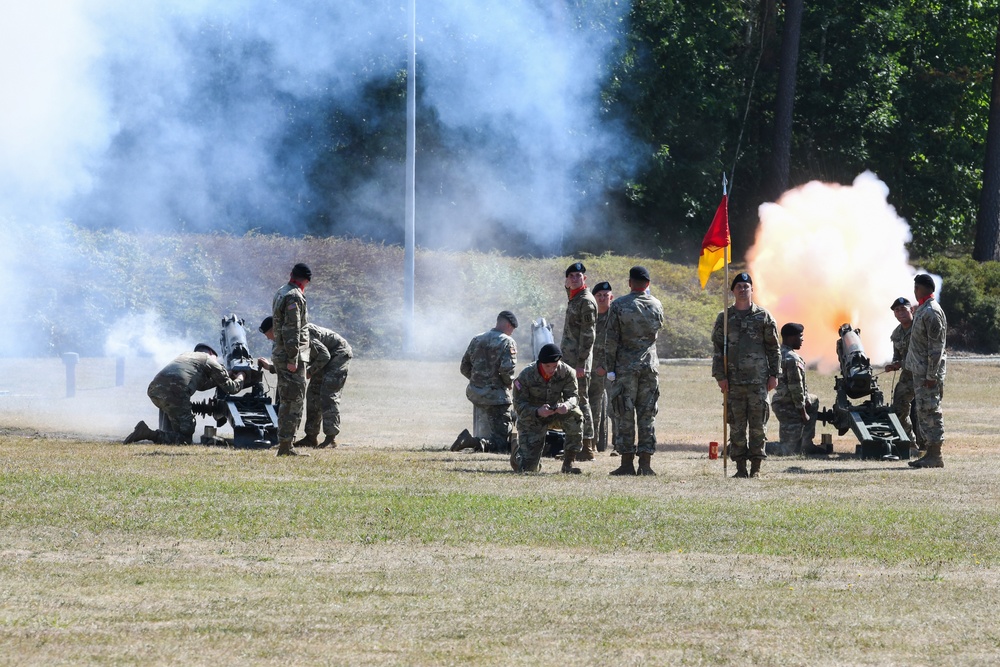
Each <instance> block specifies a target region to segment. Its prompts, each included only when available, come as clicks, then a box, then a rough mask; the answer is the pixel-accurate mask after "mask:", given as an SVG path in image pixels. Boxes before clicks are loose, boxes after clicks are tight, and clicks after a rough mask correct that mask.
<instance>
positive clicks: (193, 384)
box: [146, 352, 243, 444]
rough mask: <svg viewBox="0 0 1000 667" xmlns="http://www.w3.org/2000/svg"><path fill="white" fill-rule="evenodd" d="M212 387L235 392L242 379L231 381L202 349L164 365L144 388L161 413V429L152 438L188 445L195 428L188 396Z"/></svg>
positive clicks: (225, 371) (224, 371)
mask: <svg viewBox="0 0 1000 667" xmlns="http://www.w3.org/2000/svg"><path fill="white" fill-rule="evenodd" d="M216 387H218V388H220V389H222V390H223V391H224V392H226V393H227V394H235V393H237V392H239V391H241V390H242V389H243V379H242V378H238V379H236V380H233V379H232V378H231V377H229V371H227V370H226V368H225V367H224V366H223V365H222V364H221V363H219V360H218V359H216V358H215V357H213V356H212V355H210V354H206V353H205V352H185V353H184V354H182V355H180V356H178V357H177V358H176V359H174V360H173V361H171V362H170V363H169V364H167V365H166V366H165V367H164V368H163V370H161V371H160V372H159V373H157V374H156V377H154V378H153V381H152V382H150V383H149V389H147V390H146V395H147V396H149V400H151V401H153V405H155V406H156V407H158V408H159V409H160V412H161V420H160V422H161V426H162V427H163V429H162V430H159V431H157V432H156V439H155V441H156V442H158V443H161V444H173V443H180V444H191V438H192V436H194V429H195V420H194V413H193V412H192V411H191V397H192V396H194V394H195V392H199V391H207V390H209V389H215V388H216Z"/></svg>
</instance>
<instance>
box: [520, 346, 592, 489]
mask: <svg viewBox="0 0 1000 667" xmlns="http://www.w3.org/2000/svg"><path fill="white" fill-rule="evenodd" d="M561 358H562V351H561V350H560V349H559V346H558V345H556V344H555V343H546V344H545V345H543V346H542V349H541V350H539V352H538V361H537V362H536V363H534V364H532V365H531V366H528V367H527V368H525V369H524V370H523V371H521V374H520V375H518V376H517V379H516V380H514V411H515V412H516V413H517V450H516V451H515V452H514V455H513V456H512V457H511V460H510V464H511V467H512V468H514V470H515V471H516V472H538V471H539V470H541V465H542V464H541V460H542V447H543V445H544V444H545V435H546V433H547V432H548V430H549V428H550V427H562V429H563V431H564V432H565V433H566V446H565V447H564V449H563V464H562V472H564V473H570V474H574V475H579V474H580V469H579V468H574V467H573V455H572V454H571V453H569V452H572V451H579V450H580V440H581V438H582V435H583V432H582V428H583V413H582V412H581V411H580V407H579V397H578V395H577V381H576V380H577V378H576V373H575V372H574V369H573V368H572V367H570V366H568V365H566V364H565V363H563V362H562V361H560V359H561Z"/></svg>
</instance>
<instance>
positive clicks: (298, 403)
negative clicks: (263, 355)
mask: <svg viewBox="0 0 1000 667" xmlns="http://www.w3.org/2000/svg"><path fill="white" fill-rule="evenodd" d="M274 368H275V371H276V372H277V374H278V399H279V402H280V405H279V406H278V442H287V441H289V440H294V439H295V433H296V431H298V430H299V423H300V422H301V421H302V411H303V410H302V408H303V405H304V404H305V399H306V368H305V365H304V364H299V367H298V370H296V371H295V372H294V373H292V372H291V371H289V370H288V367H287V366H286V365H285V362H275V364H274Z"/></svg>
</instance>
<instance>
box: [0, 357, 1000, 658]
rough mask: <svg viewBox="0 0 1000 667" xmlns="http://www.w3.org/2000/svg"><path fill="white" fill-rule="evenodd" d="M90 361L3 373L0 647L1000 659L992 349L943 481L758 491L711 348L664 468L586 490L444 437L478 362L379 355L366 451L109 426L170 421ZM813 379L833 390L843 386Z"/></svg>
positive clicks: (824, 465) (954, 435)
mask: <svg viewBox="0 0 1000 667" xmlns="http://www.w3.org/2000/svg"><path fill="white" fill-rule="evenodd" d="M85 362H86V363H85V364H82V365H91V369H90V370H87V371H86V372H87V373H91V372H92V375H86V376H84V375H81V378H80V392H79V394H78V396H77V398H76V399H65V398H62V397H61V393H62V386H61V384H60V382H61V373H62V369H61V366H59V365H54V364H53V365H47V364H48V362H41V363H39V362H31V363H30V364H26V365H24V366H21V365H18V364H15V363H13V362H3V364H0V366H2V367H0V372H2V373H3V375H0V377H2V378H3V380H2V381H0V390H4V391H7V392H8V393H7V394H6V395H0V410H2V412H0V426H5V427H7V430H6V431H4V432H3V434H0V465H2V468H0V517H2V521H0V556H2V558H0V646H2V647H3V648H2V650H0V664H4V665H7V664H10V665H14V664H17V665H22V664H31V665H41V664H46V665H47V664H60V663H61V664H143V665H146V664H237V663H242V664H333V665H376V664H377V665H443V664H473V665H508V664H526V665H565V664H570V663H580V664H592V665H605V664H615V665H639V664H642V665H646V664H678V665H682V664H683V665H705V664H708V665H740V664H759V665H987V664H993V663H994V662H995V658H996V656H997V655H998V654H1000V613H998V612H1000V596H998V594H997V593H998V590H997V589H998V586H997V584H996V575H997V568H998V565H1000V510H998V509H997V507H998V500H1000V498H998V495H1000V494H998V492H997V486H996V476H997V472H998V464H997V462H996V452H997V448H998V445H1000V442H998V440H1000V437H998V434H997V429H996V427H995V420H994V416H993V414H992V412H993V407H992V406H993V405H995V398H994V396H995V393H996V385H997V383H998V382H1000V368H998V366H1000V364H998V363H997V362H990V363H986V364H974V363H969V362H965V363H955V364H953V365H952V369H951V375H950V379H949V383H948V387H947V393H946V398H945V409H946V427H947V429H948V442H947V446H946V462H947V466H948V467H947V468H945V469H944V470H931V471H912V470H909V469H908V468H907V466H906V465H905V464H901V463H897V464H882V463H877V462H864V461H856V460H853V459H850V458H846V457H844V458H840V457H838V458H833V459H830V460H827V461H816V460H805V459H795V458H786V459H776V458H772V459H770V460H768V462H767V463H766V464H765V466H766V467H765V470H766V472H767V475H766V477H765V478H764V479H762V480H753V481H748V482H737V481H735V480H725V479H723V478H722V476H721V465H720V464H719V462H711V461H709V460H708V459H707V457H706V450H707V442H708V441H709V440H713V439H716V440H717V439H718V438H719V435H718V434H719V433H720V432H721V428H720V427H719V424H718V422H719V419H720V415H719V410H718V407H717V406H718V401H719V395H718V390H717V388H716V387H715V385H714V383H713V382H712V381H711V378H710V377H709V374H708V368H707V366H706V365H704V364H697V365H676V366H675V365H668V366H664V367H663V368H662V374H661V379H662V388H661V389H662V397H661V401H662V402H661V406H660V420H659V423H658V424H659V428H658V432H659V439H660V443H661V447H660V449H661V451H660V453H658V454H657V456H656V457H655V458H654V467H655V468H656V469H657V470H658V471H659V472H660V476H659V477H657V478H655V479H642V478H639V479H629V480H626V479H620V478H610V477H608V476H607V475H606V472H607V471H609V470H610V469H611V468H612V467H613V466H614V465H615V462H614V460H613V459H611V458H609V457H606V456H601V457H599V459H598V460H597V461H595V462H594V463H589V464H583V465H584V467H585V469H586V472H585V474H584V475H581V476H579V477H575V478H568V477H565V476H561V475H558V474H555V470H556V468H557V464H555V463H547V464H546V466H545V471H544V472H543V474H542V475H539V476H517V475H513V474H510V473H508V472H506V470H508V468H507V466H506V463H505V462H504V460H503V458H502V457H499V456H484V455H471V454H452V453H450V452H446V451H442V449H443V448H444V447H445V446H446V445H448V444H450V442H451V440H452V439H453V438H454V435H455V433H456V432H457V431H458V430H459V429H461V428H462V427H463V426H466V425H467V424H466V422H467V421H468V420H469V416H470V415H469V412H470V411H469V408H468V405H467V403H466V402H465V400H464V398H463V396H462V381H461V377H460V376H458V373H457V368H456V367H455V366H456V365H455V364H439V363H427V362H375V361H361V362H358V363H356V364H355V365H354V366H352V375H351V378H350V379H349V381H348V388H347V391H346V395H345V399H344V410H345V419H344V437H343V440H344V442H345V443H346V445H347V446H345V447H344V448H341V449H338V450H337V451H332V452H331V451H323V452H318V453H316V455H315V456H313V457H311V458H310V459H306V460H299V461H284V460H278V459H275V458H273V457H272V456H269V454H268V453H267V452H232V451H226V450H224V449H219V448H205V447H186V448H171V447H161V446H155V445H139V446H128V447H126V446H120V445H117V444H114V443H113V442H111V441H110V438H111V437H112V436H113V435H118V436H120V435H122V434H123V433H124V431H125V430H127V428H129V427H131V425H132V424H133V423H134V421H135V420H136V419H138V418H139V417H144V418H147V419H149V418H151V416H152V408H151V406H150V405H149V404H148V401H147V400H146V399H145V396H144V392H142V391H141V389H144V386H145V382H146V381H147V380H148V377H149V373H148V372H147V373H146V374H145V375H143V374H142V373H140V372H139V371H140V369H137V368H136V369H130V373H129V383H128V386H126V387H124V388H116V387H113V386H112V385H113V381H110V380H109V381H106V380H104V379H102V378H105V377H106V373H105V371H104V370H101V369H102V368H103V366H102V365H101V364H102V363H104V362H99V361H98V360H93V361H87V360H85ZM110 368H111V371H112V375H111V378H113V363H112V364H111V366H110ZM81 372H84V369H81ZM23 374H30V375H31V376H32V377H33V378H34V382H32V383H27V382H24V381H23V380H22V379H20V378H22V377H23ZM85 377H86V378H87V379H86V381H85V379H84V378H85ZM810 383H811V387H812V388H813V390H814V391H818V393H820V395H821V399H823V400H822V402H823V403H825V404H828V403H829V399H830V398H831V394H832V378H824V377H819V376H816V377H810ZM29 387H30V390H29ZM28 393H33V394H34V396H35V398H33V399H31V400H30V401H29V399H28V398H27V397H25V396H24V395H25V394H28ZM73 401H78V403H76V404H74V403H72V402H73ZM32 402H33V403H35V404H36V406H37V409H34V410H28V409H26V406H28V405H29V403H32ZM73 405H77V406H79V409H78V410H77V411H74V410H71V409H70V408H71V407H72V406H73ZM119 413H120V414H119ZM102 415H103V416H107V417H109V418H108V419H107V420H105V419H103V418H102ZM110 417H114V419H111V418H110ZM115 419H117V420H118V421H117V422H115V421H114V420H115ZM11 427H16V430H11ZM25 429H28V430H25ZM30 429H38V430H39V431H40V433H39V434H38V435H33V434H32V432H31V431H30ZM52 432H61V433H89V434H91V435H90V436H88V437H72V438H67V437H62V436H60V437H52V436H51V435H50V434H51V433H52ZM835 444H836V448H837V451H838V452H840V453H843V454H846V453H849V452H852V451H853V447H854V443H853V441H852V440H851V438H850V436H849V435H848V436H845V437H843V438H841V437H837V436H835Z"/></svg>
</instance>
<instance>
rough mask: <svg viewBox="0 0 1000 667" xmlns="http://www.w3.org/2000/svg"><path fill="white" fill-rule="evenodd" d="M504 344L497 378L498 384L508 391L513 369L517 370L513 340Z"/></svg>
mask: <svg viewBox="0 0 1000 667" xmlns="http://www.w3.org/2000/svg"><path fill="white" fill-rule="evenodd" d="M505 343H506V344H505V345H504V346H503V349H501V351H500V363H499V367H498V368H497V376H498V377H499V378H500V383H501V384H502V385H503V386H505V387H507V388H508V389H509V388H510V387H511V386H512V385H513V384H514V369H515V368H517V347H515V345H514V341H513V340H508V341H505ZM463 361H464V359H463Z"/></svg>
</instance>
